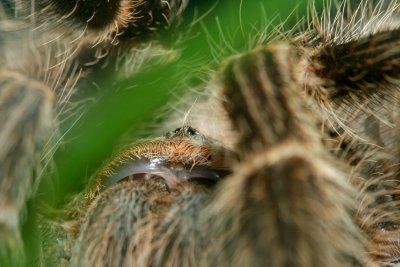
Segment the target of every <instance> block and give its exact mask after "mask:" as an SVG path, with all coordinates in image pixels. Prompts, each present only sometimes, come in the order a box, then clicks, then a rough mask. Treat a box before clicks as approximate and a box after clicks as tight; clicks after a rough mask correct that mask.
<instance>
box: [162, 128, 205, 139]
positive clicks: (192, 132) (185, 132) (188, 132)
mask: <svg viewBox="0 0 400 267" xmlns="http://www.w3.org/2000/svg"><path fill="white" fill-rule="evenodd" d="M178 135H182V136H189V137H192V136H197V135H200V133H199V132H198V131H197V130H196V129H194V128H192V127H191V126H184V127H179V128H176V129H175V130H173V131H170V132H168V133H166V134H165V137H166V138H172V137H174V136H178Z"/></svg>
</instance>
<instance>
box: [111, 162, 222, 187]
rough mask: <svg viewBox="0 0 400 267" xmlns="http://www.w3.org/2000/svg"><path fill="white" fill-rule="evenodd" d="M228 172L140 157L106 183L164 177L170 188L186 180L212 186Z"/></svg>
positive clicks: (122, 167)
mask: <svg viewBox="0 0 400 267" xmlns="http://www.w3.org/2000/svg"><path fill="white" fill-rule="evenodd" d="M227 174H228V172H227V171H220V170H213V169H210V168H207V167H203V166H201V167H200V166H195V167H192V168H185V167H182V166H179V165H175V166H174V165H170V166H168V165H167V163H166V162H165V160H164V159H163V158H159V157H156V158H153V159H151V160H147V159H139V160H132V161H129V162H127V163H125V164H124V165H122V166H120V167H119V168H118V169H116V170H115V172H114V174H113V175H111V176H110V177H109V178H108V179H106V181H105V182H104V185H105V186H106V187H110V186H112V185H114V184H116V183H119V182H122V181H126V180H135V179H145V180H150V179H159V178H162V179H164V181H165V182H166V183H167V185H168V186H169V187H170V188H174V187H176V185H177V184H179V183H181V182H184V181H189V182H195V183H198V184H202V185H207V186H212V185H214V184H216V183H217V182H218V181H219V180H221V179H222V178H223V177H225V176H226V175H227Z"/></svg>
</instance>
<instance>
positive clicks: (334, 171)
mask: <svg viewBox="0 0 400 267" xmlns="http://www.w3.org/2000/svg"><path fill="white" fill-rule="evenodd" d="M254 2H260V3H262V2H263V1H254ZM0 3H1V5H0V31H1V33H0V49H1V53H0V125H1V129H0V265H1V266H19V265H28V266H32V265H35V266H271V267H284V266H285V267H286V266H299V267H300V266H303V267H311V266H314V267H317V266H366V267H368V266H400V263H399V262H400V243H399V242H400V234H399V226H400V221H399V220H400V218H399V214H400V212H399V210H398V209H399V206H400V205H399V199H400V193H399V189H400V178H399V165H400V164H399V159H398V158H399V156H400V150H399V148H400V147H399V145H400V144H399V141H400V139H399V137H398V136H399V134H400V131H399V127H398V120H399V104H398V97H399V92H398V89H400V85H399V81H400V20H399V14H398V12H399V3H398V2H397V1H385V0H379V1H375V2H369V1H367V0H365V1H362V2H361V3H359V4H358V5H352V4H351V3H350V2H342V3H341V4H338V6H337V7H336V11H335V12H336V13H335V14H334V15H332V12H331V10H329V9H328V8H327V9H326V10H325V11H324V12H323V13H322V15H317V12H316V11H315V9H311V10H312V12H311V16H310V19H309V20H308V22H307V26H308V27H307V28H305V29H304V28H303V29H301V27H300V26H298V27H296V28H294V29H293V30H291V31H289V32H285V33H281V34H280V33H278V31H276V33H275V34H274V36H273V37H271V36H268V34H266V33H267V31H262V30H260V31H258V42H257V45H255V46H253V47H252V48H251V49H249V51H246V52H241V53H239V52H238V53H236V54H234V55H232V56H231V57H228V58H227V59H226V60H222V61H220V60H218V61H220V63H219V67H218V68H214V71H209V72H208V74H207V75H208V76H206V77H207V78H204V79H201V80H202V81H201V83H200V84H199V83H197V85H196V86H193V87H194V88H191V89H190V90H188V92H187V93H185V95H184V96H180V100H178V101H176V100H174V101H171V103H172V104H170V105H169V106H168V107H167V108H166V109H167V110H168V111H167V112H166V113H165V115H164V116H163V117H162V118H157V119H155V125H156V130H155V131H154V132H153V133H152V134H150V135H147V136H146V138H142V139H137V140H135V141H132V140H129V141H128V142H124V141H126V139H130V138H121V139H122V141H121V142H122V143H124V144H123V145H121V146H118V148H116V149H114V150H113V151H112V152H109V154H113V155H112V156H111V157H110V159H108V160H106V161H105V163H103V164H102V166H101V167H99V168H98V170H94V171H92V170H91V169H88V170H89V171H88V172H89V173H88V174H87V175H86V176H87V177H72V178H73V179H74V180H77V181H81V182H82V183H83V184H84V185H85V186H84V188H83V189H82V188H81V190H79V192H73V193H70V194H69V195H68V196H66V197H65V198H63V200H64V201H63V203H62V204H61V205H59V206H57V207H56V208H49V206H50V204H48V205H46V204H45V203H44V202H45V201H43V200H41V203H40V205H34V207H33V208H32V207H30V208H27V203H28V202H29V201H30V200H31V199H37V198H38V197H40V195H43V194H45V193H46V190H48V189H49V187H48V186H46V185H43V184H46V183H48V182H49V180H50V182H54V181H55V180H56V179H57V176H58V175H60V172H61V173H62V167H61V163H60V160H58V161H57V160H54V159H53V158H54V153H55V151H56V150H57V149H62V148H63V147H68V145H69V144H68V143H66V144H64V145H63V144H62V143H63V142H65V139H64V138H65V135H66V133H67V132H68V131H69V130H70V129H71V128H74V127H75V124H74V123H75V122H77V121H78V123H79V118H80V114H81V113H82V112H83V111H84V110H85V109H86V108H87V106H89V104H88V103H89V102H88V100H90V99H97V98H95V97H94V95H95V94H104V92H101V91H100V90H96V91H95V92H82V91H84V89H85V88H88V85H90V84H92V83H93V82H94V83H100V82H99V80H101V77H100V76H103V74H104V75H110V74H109V73H110V70H112V71H111V75H112V77H113V78H114V80H115V81H116V82H113V83H111V85H110V84H109V85H110V86H109V87H111V88H109V89H108V90H111V91H113V90H121V89H118V88H119V87H118V86H117V82H118V81H119V80H121V79H125V78H126V77H127V76H130V75H134V77H135V79H133V84H134V85H135V84H136V86H133V88H128V89H124V90H122V91H129V92H131V91H140V90H141V89H143V88H146V89H148V88H152V90H154V92H159V91H157V90H159V89H158V86H159V85H160V83H157V82H154V81H152V83H150V85H147V87H146V86H143V87H142V86H141V85H142V84H141V83H140V82H139V80H140V76H141V74H140V70H141V69H145V70H147V71H148V72H149V73H150V76H151V75H156V76H157V77H159V78H160V77H161V78H162V79H161V78H160V80H161V82H164V81H165V82H166V83H167V80H168V77H166V76H165V75H163V74H162V72H161V70H160V68H158V67H157V66H156V65H161V66H166V67H165V68H166V69H168V68H170V66H172V65H170V64H174V62H177V61H179V60H180V59H181V58H182V57H180V55H179V53H181V52H182V50H184V48H183V47H182V46H181V44H182V43H180V41H179V40H181V39H180V37H177V36H179V33H181V32H182V31H180V30H177V31H173V30H172V28H174V26H172V25H174V23H175V25H177V24H179V22H181V21H182V18H181V17H182V14H184V10H185V8H186V7H187V5H188V3H187V1H186V0H152V1H150V0H149V1H147V0H108V1H79V0H76V1H62V0H37V1H23V0H22V1H11V0H10V1H8V0H2V1H0ZM253 4H254V3H253ZM242 5H250V3H246V2H243V3H241V6H242ZM329 6H330V5H327V7H329ZM181 24H184V23H181ZM241 26H243V22H241ZM171 27H172V28H171ZM183 27H184V26H183ZM167 28H169V29H167ZM185 33H187V32H185ZM175 34H178V35H175ZM161 36H164V37H165V36H167V37H168V36H169V37H170V38H169V39H170V40H169V41H168V42H164V41H165V40H166V39H165V38H164V37H161ZM171 36H173V37H171ZM191 38H193V36H191ZM171 39H173V42H172V43H174V44H173V45H172V48H171V46H170V43H171V42H170V41H171ZM189 39H190V38H189ZM164 43H168V44H164ZM177 43H178V44H177ZM165 45H167V46H168V47H166V46H165ZM165 47H166V48H165ZM182 53H183V52H182ZM147 61H149V62H153V63H154V62H156V64H150V63H148V64H147V63H146V62H147ZM171 62H172V63H171ZM161 68H163V67H161ZM165 68H164V69H163V70H165ZM210 68H211V67H210ZM104 69H105V70H104ZM154 69H155V72H154ZM152 71H153V72H152ZM99 73H100V74H101V75H98V74H99ZM137 73H139V74H137ZM135 75H136V76H135ZM143 75H144V74H143ZM163 79H165V80H163ZM186 84H189V83H186ZM138 85H140V86H138ZM98 87H102V88H104V87H106V86H105V85H104V84H103V85H101V86H98ZM157 101H159V102H163V101H164V99H160V100H157ZM157 101H156V102H157ZM136 102H137V103H140V100H139V101H136ZM171 106H172V107H173V109H172V110H171V108H170V107H171ZM114 107H115V106H114ZM134 110H135V109H134ZM137 110H138V109H136V112H138V111H137ZM125 112H131V110H129V111H125ZM136 115H137V116H139V115H141V113H137V114H136ZM89 125H90V124H89ZM160 132H166V134H159V133H160ZM137 135H138V134H136V136H137ZM63 140H64V141H63ZM60 144H61V145H60ZM74 156H75V155H69V157H74ZM43 199H46V198H43ZM65 199H66V200H65ZM28 206H29V205H28ZM26 210H28V211H31V210H33V213H34V214H37V215H31V213H30V212H28V214H27V212H26ZM32 217H34V218H36V219H37V222H36V223H33V224H32V225H33V227H32V228H33V230H32V232H31V233H29V234H28V235H26V234H25V235H24V238H22V236H21V227H22V225H23V224H24V221H25V220H30V219H31V218H32ZM35 229H36V230H35ZM35 232H37V233H38V236H39V238H38V240H39V241H40V246H39V248H38V249H37V251H36V253H33V256H32V255H30V253H29V252H28V251H24V244H25V247H26V244H27V243H28V242H29V238H27V237H26V236H29V235H30V234H34V233H35Z"/></svg>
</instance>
